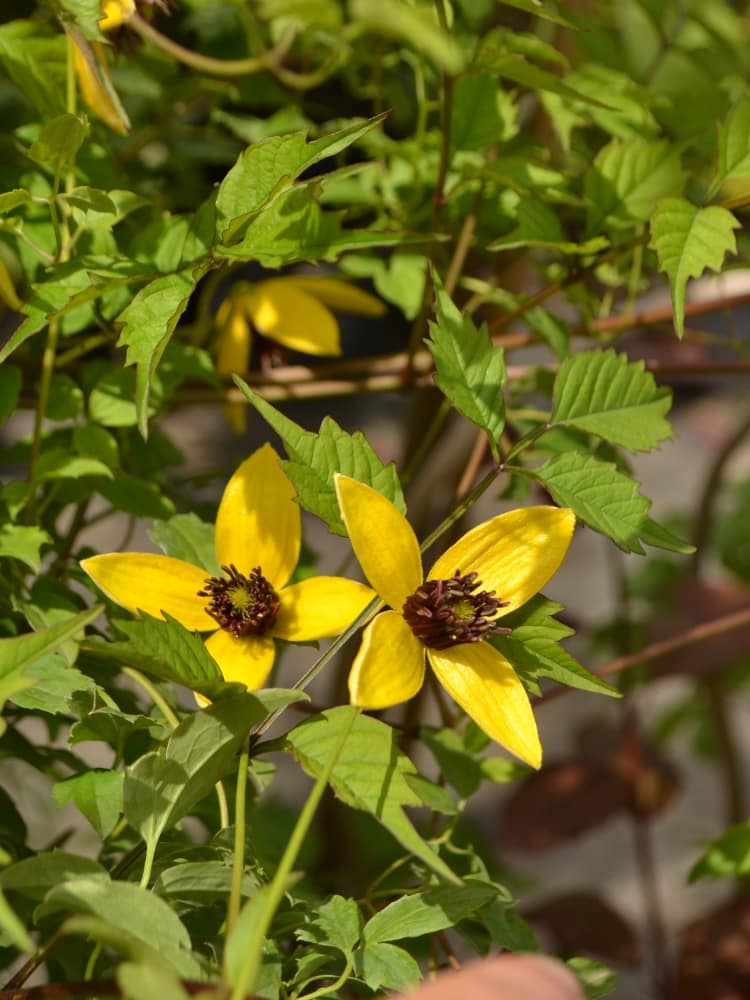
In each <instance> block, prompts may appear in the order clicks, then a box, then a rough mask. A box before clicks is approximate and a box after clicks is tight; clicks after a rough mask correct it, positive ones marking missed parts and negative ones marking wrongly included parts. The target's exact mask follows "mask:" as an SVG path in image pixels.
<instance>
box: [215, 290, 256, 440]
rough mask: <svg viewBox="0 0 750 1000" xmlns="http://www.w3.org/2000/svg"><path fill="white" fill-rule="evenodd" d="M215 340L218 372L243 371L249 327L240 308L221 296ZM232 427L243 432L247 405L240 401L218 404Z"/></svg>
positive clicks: (247, 361)
mask: <svg viewBox="0 0 750 1000" xmlns="http://www.w3.org/2000/svg"><path fill="white" fill-rule="evenodd" d="M216 325H217V326H218V327H219V330H220V332H219V340H218V343H217V349H216V371H217V373H218V374H219V375H232V374H233V373H234V372H238V373H239V374H243V373H245V372H246V371H247V369H248V366H249V364H250V345H251V342H252V330H251V329H250V324H249V323H248V321H247V319H246V318H245V316H244V315H243V314H242V312H241V311H240V310H239V309H238V308H236V306H235V304H234V302H233V301H232V300H231V299H224V301H223V302H222V303H221V305H220V306H219V309H218V311H217V313H216ZM222 413H223V414H224V416H225V417H226V419H227V421H228V423H229V424H230V426H231V428H232V430H233V431H234V432H235V433H236V434H243V433H244V431H245V427H246V413H247V407H246V406H245V405H244V403H227V404H226V405H225V406H223V407H222Z"/></svg>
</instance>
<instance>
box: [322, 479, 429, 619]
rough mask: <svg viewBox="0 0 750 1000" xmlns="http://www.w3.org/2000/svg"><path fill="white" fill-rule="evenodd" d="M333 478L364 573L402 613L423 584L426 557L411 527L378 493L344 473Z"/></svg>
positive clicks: (384, 598) (342, 513)
mask: <svg viewBox="0 0 750 1000" xmlns="http://www.w3.org/2000/svg"><path fill="white" fill-rule="evenodd" d="M333 478H334V482H335V484H336V495H337V496H338V500H339V509H340V511H341V516H342V518H343V519H344V524H345V525H346V530H347V532H348V533H349V538H350V540H351V543H352V548H353V549H354V554H355V555H356V557H357V559H359V565H360V566H361V567H362V571H363V573H364V574H365V576H366V577H367V579H368V580H369V582H370V584H371V585H372V586H373V587H374V588H375V590H377V592H378V593H379V594H380V596H381V597H382V598H383V600H384V601H385V602H386V604H390V606H391V607H392V608H394V609H395V610H396V611H400V610H401V608H402V607H403V604H404V601H405V600H406V598H407V597H408V596H409V595H410V594H413V593H414V591H415V590H416V589H417V587H418V586H419V585H420V584H421V582H422V557H421V555H420V553H419V542H418V541H417V537H416V535H415V534H414V532H413V531H412V527H411V525H410V524H409V522H408V521H407V520H406V518H405V517H404V515H403V514H402V513H401V511H399V510H397V509H396V507H394V506H393V504H392V503H391V501H390V500H386V498H385V497H384V496H383V495H382V494H381V493H378V492H377V490H374V489H372V487H370V486H365V484H364V483H360V482H358V481H357V480H356V479H351V478H350V477H349V476H342V475H341V474H340V473H336V475H335V476H334V477H333Z"/></svg>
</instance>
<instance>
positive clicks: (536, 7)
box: [500, 0, 578, 28]
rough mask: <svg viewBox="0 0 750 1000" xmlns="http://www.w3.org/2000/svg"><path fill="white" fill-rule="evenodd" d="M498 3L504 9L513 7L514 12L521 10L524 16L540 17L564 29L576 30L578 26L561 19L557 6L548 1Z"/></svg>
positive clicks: (508, 1)
mask: <svg viewBox="0 0 750 1000" xmlns="http://www.w3.org/2000/svg"><path fill="white" fill-rule="evenodd" d="M500 3H502V4H503V6H505V7H514V8H515V9H516V10H522V11H524V13H526V14H532V15H533V16H534V17H541V18H542V20H544V21H552V22H553V23H554V24H560V25H562V26H563V27H565V28H577V27H578V26H577V25H576V23H575V22H574V21H569V20H568V18H566V17H563V15H562V14H560V12H559V10H558V9H557V4H551V3H549V0H546V2H544V3H543V2H542V0H500Z"/></svg>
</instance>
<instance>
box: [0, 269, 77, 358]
mask: <svg viewBox="0 0 750 1000" xmlns="http://www.w3.org/2000/svg"><path fill="white" fill-rule="evenodd" d="M49 273H50V275H51V277H49V278H48V280H47V281H44V282H38V283H35V284H33V285H32V286H31V294H30V295H29V296H28V297H27V299H26V301H25V302H24V304H23V309H22V310H21V311H22V312H23V314H24V315H25V317H26V319H25V320H24V321H23V323H21V325H20V326H19V327H18V328H17V329H16V330H14V331H13V333H12V334H11V336H10V337H9V338H8V340H7V341H6V342H5V344H3V347H2V348H1V349H0V364H1V363H2V362H3V361H5V359H6V358H7V357H9V355H11V354H12V353H13V351H15V350H16V348H18V347H20V346H21V344H23V343H24V341H26V340H28V339H29V337H31V336H32V335H33V334H35V333H37V332H38V331H39V330H42V329H43V328H44V327H45V326H46V325H47V322H48V320H49V318H50V317H51V316H57V315H59V314H60V313H61V312H62V310H63V309H64V308H65V307H66V305H67V304H68V303H69V302H70V301H71V300H72V299H73V298H74V297H75V296H76V295H78V294H80V293H81V292H83V291H84V290H86V289H88V288H89V287H90V286H91V276H90V274H89V273H88V272H87V271H86V270H84V269H82V268H80V267H78V265H77V264H70V265H58V266H57V267H56V268H54V269H50V272H49Z"/></svg>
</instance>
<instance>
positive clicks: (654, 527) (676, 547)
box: [641, 517, 695, 556]
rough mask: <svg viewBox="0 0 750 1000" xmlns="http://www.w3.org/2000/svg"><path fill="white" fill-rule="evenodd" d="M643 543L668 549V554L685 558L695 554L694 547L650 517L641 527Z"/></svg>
mask: <svg viewBox="0 0 750 1000" xmlns="http://www.w3.org/2000/svg"><path fill="white" fill-rule="evenodd" d="M641 541H642V542H645V543H646V545H651V546H653V547H654V548H657V549H666V551H667V552H679V553H680V554H681V555H685V556H689V555H691V553H693V552H695V546H694V545H692V544H691V543H690V542H685V541H683V540H682V539H681V538H679V537H678V536H677V535H674V534H672V532H671V531H668V530H667V529H666V528H665V527H664V526H663V525H661V524H657V523H656V521H654V520H652V519H651V518H650V517H647V518H646V520H645V521H644V522H643V524H642V526H641Z"/></svg>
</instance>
